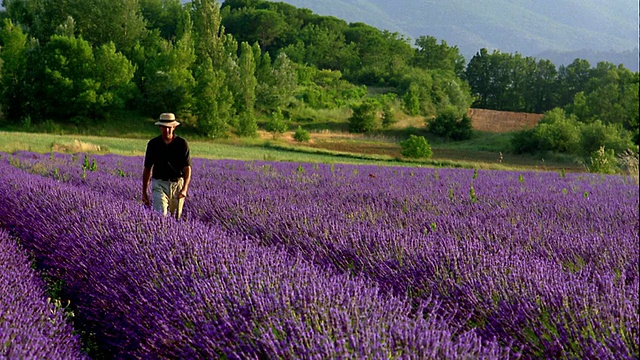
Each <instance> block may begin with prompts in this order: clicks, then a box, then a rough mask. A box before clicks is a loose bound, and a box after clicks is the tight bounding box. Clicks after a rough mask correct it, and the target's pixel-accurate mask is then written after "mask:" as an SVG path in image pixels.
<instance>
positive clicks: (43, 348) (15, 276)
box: [0, 229, 86, 360]
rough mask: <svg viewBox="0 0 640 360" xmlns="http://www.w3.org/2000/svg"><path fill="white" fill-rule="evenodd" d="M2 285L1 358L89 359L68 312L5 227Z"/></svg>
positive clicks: (0, 237)
mask: <svg viewBox="0 0 640 360" xmlns="http://www.w3.org/2000/svg"><path fill="white" fill-rule="evenodd" d="M0 288H1V289H2V296H0V358H2V359H65V360H68V359H85V358H86V356H85V355H84V354H83V353H82V352H81V350H80V342H79V341H78V339H77V338H76V337H75V336H73V335H72V330H73V329H72V327H71V325H70V324H69V323H67V322H66V320H65V318H64V314H63V313H62V311H61V310H60V309H59V308H56V307H55V306H54V305H53V304H52V303H51V301H50V300H49V299H48V298H47V297H46V295H45V291H44V283H43V282H42V280H41V279H40V278H39V277H38V275H37V274H36V273H35V271H34V270H33V269H31V267H30V262H29V258H28V256H27V254H26V253H25V252H24V251H23V250H22V249H21V248H20V247H19V245H18V244H17V242H16V240H15V239H13V238H12V237H10V236H9V233H8V232H7V231H5V230H2V229H0Z"/></svg>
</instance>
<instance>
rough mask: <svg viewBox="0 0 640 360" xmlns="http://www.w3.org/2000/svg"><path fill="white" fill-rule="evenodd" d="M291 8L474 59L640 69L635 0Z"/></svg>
mask: <svg viewBox="0 0 640 360" xmlns="http://www.w3.org/2000/svg"><path fill="white" fill-rule="evenodd" d="M271 1H273V0H271ZM283 2H285V3H288V4H291V5H294V6H296V7H303V8H308V9H311V10H312V11H314V12H315V13H317V14H320V15H332V16H336V17H338V18H341V19H344V20H346V21H348V22H363V23H366V24H369V25H372V26H375V27H377V28H380V29H386V30H390V31H394V32H399V33H401V34H404V35H407V36H409V37H410V38H411V39H416V38H418V37H420V36H423V35H430V36H434V37H436V38H438V39H441V40H445V41H446V42H447V43H448V44H449V45H452V46H453V45H456V46H458V48H459V49H460V50H461V53H462V54H463V55H464V56H465V58H466V59H467V61H468V60H469V59H470V58H471V57H472V56H473V55H474V54H475V53H476V52H477V51H478V50H479V49H481V48H483V47H484V48H487V49H490V50H493V49H498V50H500V51H502V52H508V53H515V52H518V53H520V54H523V55H525V56H534V57H536V58H545V59H550V60H551V61H552V62H553V63H554V64H556V65H561V64H567V63H570V62H571V61H573V59H575V58H576V57H580V58H584V59H586V60H588V61H589V62H590V63H592V64H593V65H595V64H596V63H597V62H599V61H610V62H613V63H615V64H620V63H623V64H624V65H625V67H627V68H629V69H631V70H633V71H638V49H637V48H638V3H637V1H633V0H611V1H607V2H601V1H597V0H585V1H573V0H542V1H536V2H531V1H524V0H516V1H506V0H490V1H482V2H477V1H473V0H460V1H434V0H402V1H393V2H392V1H387V0H335V1H312V0H284V1H283Z"/></svg>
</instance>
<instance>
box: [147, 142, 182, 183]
mask: <svg viewBox="0 0 640 360" xmlns="http://www.w3.org/2000/svg"><path fill="white" fill-rule="evenodd" d="M190 165H191V154H190V153H189V144H187V141H186V140H185V139H183V138H181V137H179V136H176V137H175V138H174V139H173V141H171V142H170V143H169V144H168V145H167V144H165V143H164V140H162V136H157V137H155V138H153V139H151V140H149V142H148V143H147V151H146V153H145V155H144V167H146V168H151V167H152V166H153V173H152V175H151V176H152V177H153V178H154V179H163V180H170V179H177V178H179V177H182V176H183V175H184V174H183V169H184V167H185V166H190Z"/></svg>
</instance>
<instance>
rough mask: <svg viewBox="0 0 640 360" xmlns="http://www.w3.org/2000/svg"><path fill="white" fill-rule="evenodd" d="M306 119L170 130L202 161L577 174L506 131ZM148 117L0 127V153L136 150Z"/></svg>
mask: <svg viewBox="0 0 640 360" xmlns="http://www.w3.org/2000/svg"><path fill="white" fill-rule="evenodd" d="M311 115H313V117H314V119H312V120H310V122H308V123H305V122H304V121H303V122H300V121H298V122H295V123H294V122H292V123H291V129H292V130H293V129H295V128H297V126H298V125H301V126H302V127H303V128H304V129H306V130H307V131H309V132H310V133H311V141H310V142H309V143H305V144H300V143H297V142H295V141H293V139H292V135H293V131H289V132H287V133H285V134H283V135H282V136H280V137H279V138H277V139H273V137H272V136H271V134H268V133H266V132H260V136H259V137H258V138H253V139H252V138H237V137H231V138H229V139H216V140H211V139H207V138H203V137H201V136H199V135H198V134H196V133H195V132H194V131H193V130H192V129H190V128H189V127H181V128H178V130H177V133H178V134H179V135H181V136H184V137H185V138H186V139H188V140H189V143H190V144H191V149H192V156H194V157H200V158H208V159H235V160H270V161H291V162H316V163H351V164H378V165H396V166H430V167H432V166H436V167H463V168H480V169H507V170H508V169H533V170H541V171H545V170H548V171H558V170H561V169H565V170H566V171H578V172H579V171H584V170H585V169H584V166H582V165H580V164H579V163H578V162H576V161H575V160H574V159H566V158H558V157H551V156H550V157H548V158H547V159H544V158H536V157H532V156H515V155H511V154H509V152H508V148H509V139H510V137H511V135H512V134H511V133H502V134H497V133H483V132H476V134H475V136H474V138H473V139H471V140H467V141H462V142H445V141H443V140H441V139H438V138H434V137H430V136H429V135H428V134H426V133H424V130H423V129H422V128H421V122H422V120H420V119H417V118H410V117H403V118H401V119H399V122H398V123H397V124H396V125H395V126H393V127H392V128H391V129H389V130H385V131H379V132H376V133H373V134H351V133H348V132H347V128H348V126H347V124H346V120H345V118H346V114H345V113H344V112H341V111H338V110H334V111H329V110H327V111H325V112H320V111H318V112H315V113H313V114H310V116H311ZM153 123H154V119H151V118H145V117H141V116H139V115H135V114H131V113H122V114H119V115H115V116H112V118H110V119H108V121H103V122H98V123H96V124H92V125H91V126H84V127H83V126H76V125H70V124H66V125H61V124H57V123H52V122H45V123H44V124H36V125H32V124H21V125H19V126H17V125H14V126H7V125H6V124H4V125H2V124H0V151H3V152H8V153H11V152H14V151H17V150H29V151H34V152H40V153H45V152H51V151H54V152H62V153H72V152H92V153H113V154H119V155H129V156H131V155H142V154H143V153H144V150H145V146H146V142H147V141H148V139H150V138H152V137H154V136H157V135H158V130H157V128H156V127H155V126H154V125H153ZM410 134H416V135H424V136H425V137H426V138H427V139H428V141H429V143H430V144H431V147H432V149H433V157H432V158H431V159H429V160H411V159H406V158H403V157H402V156H401V153H400V151H401V147H400V145H399V141H400V140H403V139H405V138H406V137H408V136H409V135H410Z"/></svg>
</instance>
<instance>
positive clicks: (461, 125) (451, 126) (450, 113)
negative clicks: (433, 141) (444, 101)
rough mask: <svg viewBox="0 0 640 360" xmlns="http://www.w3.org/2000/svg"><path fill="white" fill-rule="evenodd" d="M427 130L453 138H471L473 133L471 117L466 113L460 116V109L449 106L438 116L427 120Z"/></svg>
mask: <svg viewBox="0 0 640 360" xmlns="http://www.w3.org/2000/svg"><path fill="white" fill-rule="evenodd" d="M427 131H429V132H430V133H432V134H434V135H436V136H441V137H444V138H447V139H451V140H466V139H470V138H471V135H472V134H473V130H472V127H471V119H470V118H469V117H468V116H467V115H466V114H464V115H462V117H459V116H458V110H456V109H455V108H453V107H447V108H446V109H444V110H443V111H442V112H441V113H440V114H438V116H436V117H435V118H434V119H432V120H428V121H427Z"/></svg>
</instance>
